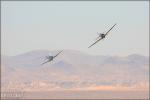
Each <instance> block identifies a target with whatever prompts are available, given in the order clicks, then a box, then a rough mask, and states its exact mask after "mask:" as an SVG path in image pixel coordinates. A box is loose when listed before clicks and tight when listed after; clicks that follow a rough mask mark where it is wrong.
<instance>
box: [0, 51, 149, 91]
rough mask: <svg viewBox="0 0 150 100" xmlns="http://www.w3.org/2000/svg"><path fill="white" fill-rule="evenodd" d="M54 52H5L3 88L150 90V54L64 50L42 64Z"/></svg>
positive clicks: (3, 58)
mask: <svg viewBox="0 0 150 100" xmlns="http://www.w3.org/2000/svg"><path fill="white" fill-rule="evenodd" d="M49 52H51V53H52V54H53V55H55V54H57V52H58V51H48V50H37V51H32V52H28V53H25V54H22V55H17V56H10V57H9V56H4V55H1V68H2V73H1V75H2V89H3V90H6V89H10V88H14V87H16V88H21V89H22V88H23V89H25V90H35V89H43V90H49V89H54V90H55V89H76V88H79V89H81V88H89V87H93V86H94V87H99V86H114V87H115V86H125V87H132V88H133V87H134V88H140V87H141V88H143V86H144V87H146V89H148V88H147V87H148V83H149V57H146V56H142V55H138V54H133V55H129V56H126V57H119V56H102V55H99V56H93V55H89V54H86V53H83V52H80V51H73V50H64V51H63V52H62V53H61V54H60V55H59V56H58V57H57V58H56V59H54V61H52V62H49V63H46V64H44V65H41V63H43V62H44V61H45V57H46V56H47V55H48V54H49Z"/></svg>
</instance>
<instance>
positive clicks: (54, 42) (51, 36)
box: [1, 1, 149, 56]
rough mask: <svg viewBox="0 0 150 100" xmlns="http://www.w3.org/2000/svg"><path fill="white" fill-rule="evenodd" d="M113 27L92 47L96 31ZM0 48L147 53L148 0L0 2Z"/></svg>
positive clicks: (7, 50)
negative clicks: (104, 37) (106, 35)
mask: <svg viewBox="0 0 150 100" xmlns="http://www.w3.org/2000/svg"><path fill="white" fill-rule="evenodd" d="M115 23H117V26H116V27H114V29H113V30H112V31H111V32H110V34H109V35H108V37H106V39H104V40H103V41H100V42H99V43H97V44H96V45H94V46H93V47H92V48H90V49H88V48H87V47H88V46H89V45H91V44H92V43H93V42H94V39H95V38H96V37H97V34H96V33H97V32H106V31H107V30H108V29H109V28H110V27H112V25H113V24H115ZM1 29H2V30H1V51H2V54H5V55H17V54H22V53H25V52H28V51H32V50H37V49H42V50H60V49H72V50H79V51H83V52H86V53H89V54H95V55H122V56H124V55H129V54H133V53H138V54H142V55H147V56H148V55H149V1H105V2H104V1H70V2H69V1H12V2H11V1H2V2H1Z"/></svg>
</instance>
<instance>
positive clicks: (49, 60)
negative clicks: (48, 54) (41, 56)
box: [41, 60, 50, 65]
mask: <svg viewBox="0 0 150 100" xmlns="http://www.w3.org/2000/svg"><path fill="white" fill-rule="evenodd" d="M48 62H50V60H48V61H46V62H44V63H42V64H41V65H44V64H46V63H48Z"/></svg>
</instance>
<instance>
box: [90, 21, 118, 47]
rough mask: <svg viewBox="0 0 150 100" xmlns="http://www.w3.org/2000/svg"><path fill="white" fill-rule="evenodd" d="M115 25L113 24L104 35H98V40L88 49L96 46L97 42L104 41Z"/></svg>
mask: <svg viewBox="0 0 150 100" xmlns="http://www.w3.org/2000/svg"><path fill="white" fill-rule="evenodd" d="M115 25H116V24H114V25H113V26H112V27H111V28H110V29H109V30H108V31H107V32H106V33H105V34H104V32H103V33H98V34H99V36H98V37H97V38H96V39H98V40H97V41H95V42H94V43H93V44H92V45H90V46H89V47H88V48H90V47H92V46H93V45H94V44H96V43H97V42H99V41H100V40H102V39H104V38H105V36H106V35H107V34H108V33H109V32H110V31H111V30H112V29H113V28H114V27H115Z"/></svg>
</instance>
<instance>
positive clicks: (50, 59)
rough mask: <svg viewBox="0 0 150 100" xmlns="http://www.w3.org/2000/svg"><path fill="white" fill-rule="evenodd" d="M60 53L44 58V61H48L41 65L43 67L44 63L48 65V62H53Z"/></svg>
mask: <svg viewBox="0 0 150 100" xmlns="http://www.w3.org/2000/svg"><path fill="white" fill-rule="evenodd" d="M62 51H63V50H62ZM62 51H60V52H59V53H57V54H56V55H55V56H52V55H49V56H46V59H48V60H47V61H46V62H44V63H42V64H41V65H44V64H46V63H48V62H50V61H53V59H54V58H55V57H57V56H58V55H59V54H60V53H61V52H62Z"/></svg>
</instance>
